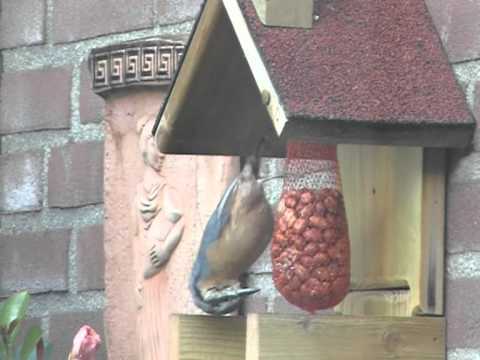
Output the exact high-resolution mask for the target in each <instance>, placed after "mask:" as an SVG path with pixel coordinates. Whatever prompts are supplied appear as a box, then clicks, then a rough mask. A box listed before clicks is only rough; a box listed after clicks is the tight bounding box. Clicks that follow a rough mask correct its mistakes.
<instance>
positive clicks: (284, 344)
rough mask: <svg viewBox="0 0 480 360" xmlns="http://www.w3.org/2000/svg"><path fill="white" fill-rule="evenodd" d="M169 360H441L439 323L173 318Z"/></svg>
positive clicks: (401, 319)
mask: <svg viewBox="0 0 480 360" xmlns="http://www.w3.org/2000/svg"><path fill="white" fill-rule="evenodd" d="M171 321H172V323H173V327H172V332H171V334H170V349H171V351H170V356H169V360H187V359H188V360H217V359H218V360H237V359H238V360H240V359H246V360H270V359H271V360H274V359H275V360H291V359H298V360H327V359H335V360H363V359H412V360H423V359H425V360H426V359H429V360H432V359H445V320H444V318H441V317H371V316H370V317H352V316H340V315H339V316H321V317H314V316H312V317H299V316H295V315H279V314H250V315H248V317H247V318H246V319H245V318H241V317H229V318H227V317H223V318H222V317H210V316H189V315H173V316H172V317H171Z"/></svg>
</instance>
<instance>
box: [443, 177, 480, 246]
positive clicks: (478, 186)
mask: <svg viewBox="0 0 480 360" xmlns="http://www.w3.org/2000/svg"><path fill="white" fill-rule="evenodd" d="M447 196H448V198H447V220H448V221H447V249H448V251H449V252H464V251H480V241H478V234H479V233H480V182H479V183H464V184H461V183H453V184H450V185H449V187H448V195H447Z"/></svg>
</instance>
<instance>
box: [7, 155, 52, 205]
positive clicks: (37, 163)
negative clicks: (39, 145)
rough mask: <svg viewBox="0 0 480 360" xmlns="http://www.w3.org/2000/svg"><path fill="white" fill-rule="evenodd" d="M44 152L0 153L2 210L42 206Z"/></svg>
mask: <svg viewBox="0 0 480 360" xmlns="http://www.w3.org/2000/svg"><path fill="white" fill-rule="evenodd" d="M42 169H43V152H37V153H34V152H24V153H12V154H5V155H0V212H3V213H12V212H20V211H32V210H40V209H41V208H42V201H43V191H42V180H41V179H42V178H41V175H42Z"/></svg>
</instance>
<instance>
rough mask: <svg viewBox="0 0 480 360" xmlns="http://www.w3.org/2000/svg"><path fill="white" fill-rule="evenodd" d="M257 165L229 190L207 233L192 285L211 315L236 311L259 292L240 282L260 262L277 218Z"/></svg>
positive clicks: (200, 304) (248, 165) (249, 165)
mask: <svg viewBox="0 0 480 360" xmlns="http://www.w3.org/2000/svg"><path fill="white" fill-rule="evenodd" d="M257 167H258V164H257V160H256V159H255V158H254V157H250V158H248V159H247V161H246V163H245V165H244V167H243V169H242V171H241V173H240V174H239V175H238V177H237V178H235V180H234V181H233V182H232V183H231V184H230V186H229V187H228V188H227V190H226V191H225V193H224V194H223V197H222V199H221V200H220V202H219V204H218V206H217V208H216V209H215V211H214V212H213V214H212V215H211V217H210V219H209V221H208V223H207V226H206V228H205V230H204V233H203V237H202V241H201V244H200V249H199V251H198V255H197V258H196V260H195V263H194V266H193V270H192V276H191V280H190V290H191V292H192V296H193V299H194V302H195V304H196V305H197V306H198V307H199V308H201V309H202V310H203V311H205V312H207V313H212V314H226V313H229V312H232V311H233V310H235V309H236V308H237V307H238V305H239V303H240V300H241V299H242V298H243V297H245V296H247V295H249V294H252V293H254V292H257V291H258V289H241V288H240V284H239V277H240V276H241V275H242V274H244V273H245V272H246V271H247V270H248V268H249V267H250V266H251V265H252V264H253V263H254V262H255V261H256V260H257V259H258V257H259V256H260V255H261V254H262V253H263V251H264V250H265V248H266V247H267V245H268V243H269V241H270V239H271V236H272V232H273V214H272V209H271V207H270V205H269V204H268V202H267V199H266V197H265V192H264V189H263V185H262V183H261V182H260V181H258V180H257V171H258V170H257Z"/></svg>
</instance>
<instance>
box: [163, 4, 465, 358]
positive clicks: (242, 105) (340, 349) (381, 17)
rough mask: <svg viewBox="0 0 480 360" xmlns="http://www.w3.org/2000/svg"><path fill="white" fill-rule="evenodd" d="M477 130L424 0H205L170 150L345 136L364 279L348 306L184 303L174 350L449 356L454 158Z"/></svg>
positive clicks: (355, 243) (274, 146)
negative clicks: (233, 308) (243, 312)
mask: <svg viewBox="0 0 480 360" xmlns="http://www.w3.org/2000/svg"><path fill="white" fill-rule="evenodd" d="M297 3H298V4H297ZM292 4H295V5H296V7H295V9H294V10H295V11H293V10H292V9H290V8H291V7H292ZM289 9H290V10H289ZM473 131H474V119H473V117H472V115H471V113H470V112H469V110H468V107H467V105H466V102H465V99H464V94H463V92H462V90H461V89H460V87H459V86H458V84H457V82H456V80H455V77H454V74H453V72H452V69H451V67H450V65H449V62H448V59H447V57H446V55H445V53H444V52H443V49H442V46H441V42H440V39H439V36H438V34H437V33H436V31H435V28H434V26H433V23H432V20H431V18H430V15H429V13H428V10H427V8H426V6H425V4H424V1H423V0H404V1H398V0H381V1H379V0H363V1H353V0H343V1H318V0H315V1H312V0H310V1H307V0H302V1H298V2H297V1H295V2H294V1H287V0H207V1H205V2H204V5H203V8H202V10H201V13H200V15H199V18H198V20H197V22H196V24H195V27H194V30H193V32H192V35H191V38H190V40H189V42H188V44H187V47H186V49H185V53H184V55H183V56H182V63H181V65H180V68H179V70H178V72H177V74H176V77H175V79H174V81H173V84H172V86H171V88H170V91H169V94H168V97H167V99H166V101H165V103H164V106H163V107H162V109H161V111H160V112H159V115H158V117H157V122H156V124H155V127H154V129H153V134H154V136H155V137H156V144H157V146H158V149H159V150H160V151H161V152H163V153H167V154H203V155H246V154H250V153H251V152H252V151H253V149H254V148H255V146H256V144H257V143H258V142H259V140H260V139H261V138H262V137H266V138H267V139H268V141H267V142H268V144H269V146H267V148H266V149H264V151H263V152H262V155H264V156H274V157H282V156H284V155H285V149H286V144H287V143H288V141H289V140H290V139H297V140H298V139H300V140H304V141H308V142H320V143H330V144H338V154H339V163H340V168H341V175H342V181H343V192H344V197H345V201H346V207H347V215H348V222H349V233H350V237H351V253H352V259H351V281H352V292H351V293H350V294H349V295H348V296H347V298H346V299H345V301H344V302H343V303H342V304H340V305H339V306H338V307H337V308H336V311H337V312H338V313H340V314H341V315H340V316H331V317H318V318H314V319H310V320H304V318H303V317H298V316H283V315H279V314H269V315H261V314H260V315H255V314H248V316H247V319H246V320H244V319H243V318H239V317H228V318H215V317H204V316H189V315H178V316H174V317H173V318H172V319H171V321H172V324H173V326H174V327H173V329H172V331H171V332H170V335H171V339H170V359H172V360H177V359H187V358H188V359H193V358H195V359H214V358H215V359H216V358H219V359H220V358H221V359H248V360H253V359H255V360H257V359H271V358H275V359H292V358H293V356H292V354H295V358H296V359H332V358H338V359H367V358H368V359H373V358H375V359H377V358H378V359H380V358H390V357H398V358H405V359H407V358H408V359H443V358H445V334H444V330H445V323H444V227H445V173H446V158H445V156H446V149H447V148H452V147H465V146H468V145H469V143H470V141H471V139H472V136H473ZM396 290H399V291H401V292H402V294H403V295H402V296H398V295H395V294H396V293H395V291H396ZM192 354H193V355H192ZM218 354H222V355H218Z"/></svg>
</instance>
